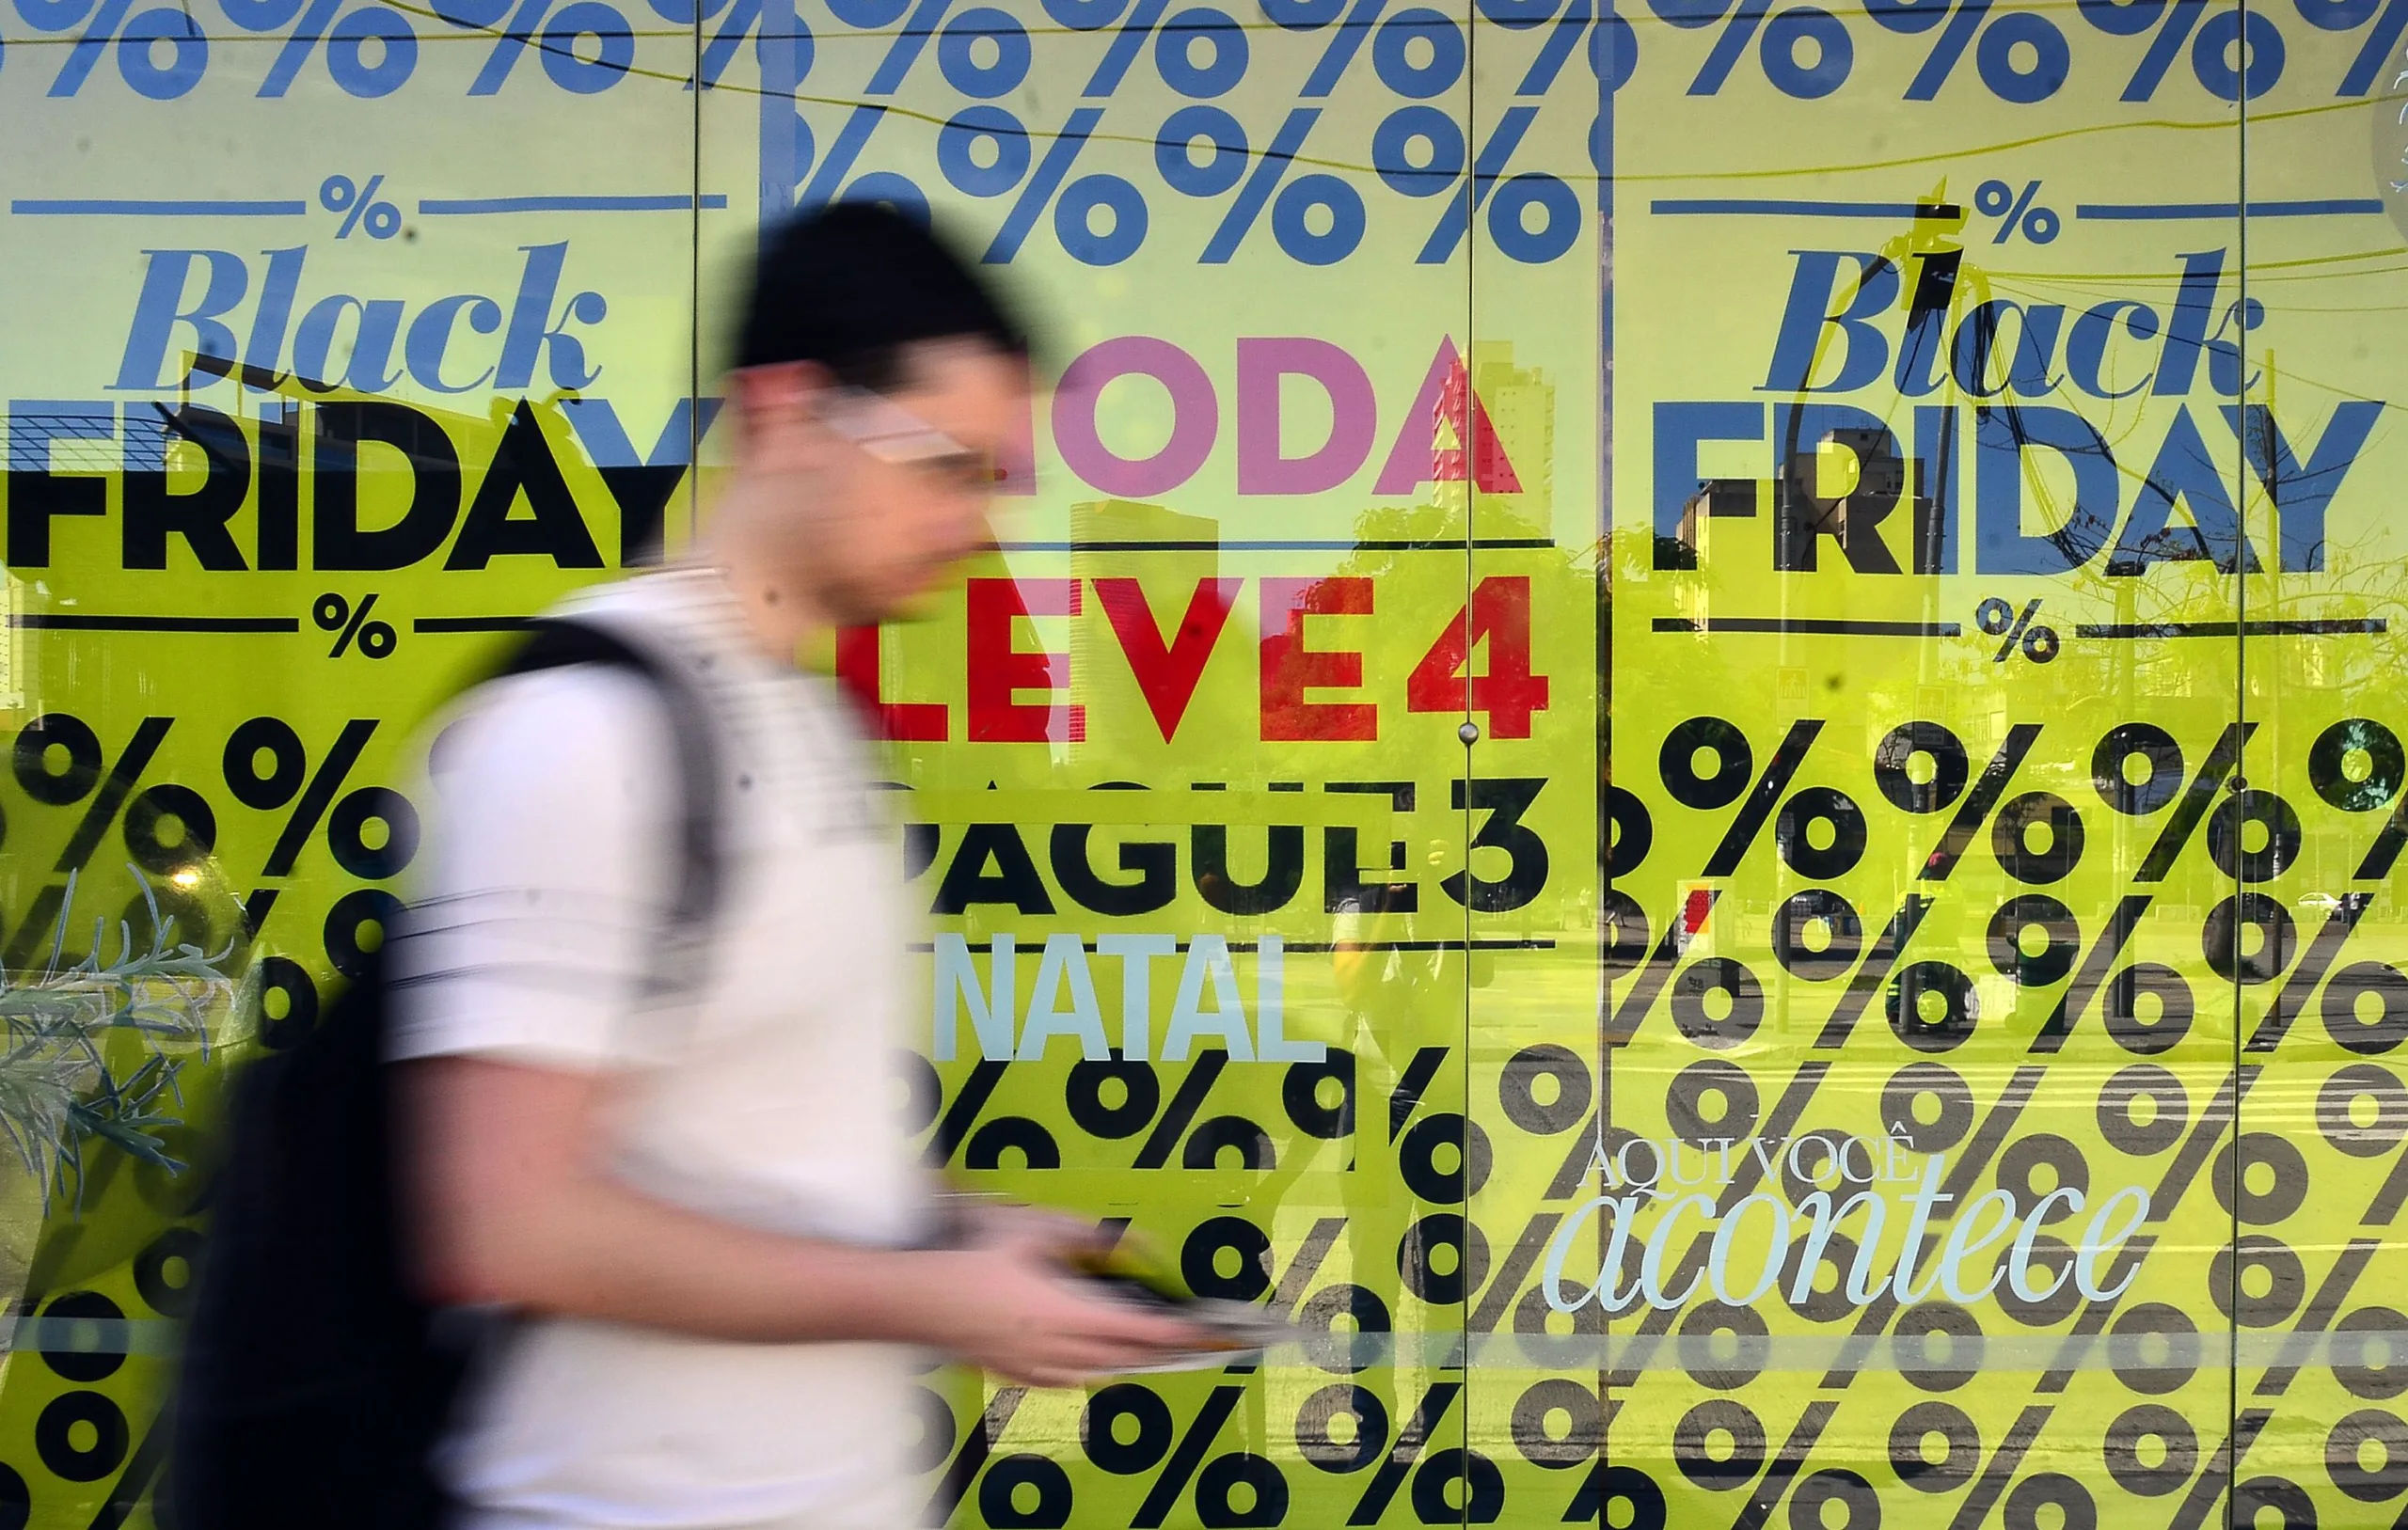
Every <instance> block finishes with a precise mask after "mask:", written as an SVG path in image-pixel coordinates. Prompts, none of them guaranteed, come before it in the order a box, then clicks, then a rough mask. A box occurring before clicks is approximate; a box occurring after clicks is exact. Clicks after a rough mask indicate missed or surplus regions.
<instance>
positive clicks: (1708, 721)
mask: <svg viewBox="0 0 2408 1530" xmlns="http://www.w3.org/2000/svg"><path fill="white" fill-rule="evenodd" d="M1822 731H1823V722H1822V719H1821V718H1799V719H1798V720H1797V721H1795V722H1793V723H1791V724H1790V725H1789V732H1788V733H1786V734H1785V735H1783V737H1782V741H1781V744H1780V746H1779V747H1778V748H1777V749H1774V750H1773V756H1772V758H1771V759H1770V760H1768V761H1766V764H1765V768H1764V773H1763V774H1762V775H1760V776H1759V775H1756V774H1755V754H1754V752H1753V750H1751V749H1750V748H1749V745H1748V735H1747V734H1746V733H1742V732H1740V731H1739V728H1738V725H1737V724H1735V723H1733V722H1731V721H1729V720H1728V719H1726V718H1711V717H1708V718H1689V719H1688V720H1687V722H1684V723H1681V724H1680V725H1679V726H1677V727H1675V728H1674V729H1673V730H1672V731H1671V733H1668V734H1666V735H1665V737H1664V747H1663V749H1662V750H1661V751H1660V752H1659V753H1658V754H1657V756H1656V772H1657V774H1658V775H1659V776H1660V777H1662V779H1663V781H1664V789H1665V790H1666V791H1667V792H1670V793H1671V795H1672V800H1674V801H1675V802H1678V803H1680V804H1681V805H1682V806H1683V807H1685V808H1696V809H1698V810H1700V811H1702V812H1713V811H1715V810H1718V809H1721V808H1727V807H1729V806H1730V805H1731V804H1732V803H1734V802H1738V803H1739V804H1740V807H1739V811H1738V812H1736V813H1735V814H1734V815H1733V817H1732V819H1731V823H1730V826H1729V827H1728V828H1726V829H1725V830H1724V831H1723V835H1722V840H1721V843H1720V844H1717V845H1716V846H1715V848H1714V853H1713V854H1712V855H1710V856H1708V857H1707V858H1706V861H1705V870H1704V875H1708V876H1728V875H1732V874H1733V873H1734V872H1735V871H1737V870H1738V869H1739V862H1740V861H1741V860H1743V859H1745V858H1746V856H1747V853H1748V850H1749V847H1750V846H1751V845H1752V844H1755V842H1756V839H1757V837H1758V836H1759V835H1761V834H1762V833H1763V832H1764V828H1765V825H1766V822H1768V821H1770V820H1771V819H1772V818H1773V815H1774V808H1775V806H1776V805H1778V806H1779V808H1780V822H1779V823H1778V824H1776V825H1775V827H1774V829H1773V839H1774V843H1775V844H1777V845H1778V847H1779V848H1780V851H1781V857H1782V860H1783V861H1784V862H1786V863H1787V864H1788V866H1789V868H1790V869H1791V870H1792V871H1794V872H1796V873H1798V875H1800V876H1806V877H1811V878H1813V879H1814V880H1817V881H1821V880H1826V879H1828V878H1830V877H1834V876H1844V875H1846V874H1847V873H1848V872H1850V871H1852V870H1854V869H1855V866H1856V863H1857V862H1858V861H1859V860H1862V859H1863V858H1864V844H1865V826H1864V811H1863V810H1862V809H1861V808H1860V807H1858V806H1857V805H1856V801H1855V799H1854V798H1852V797H1849V796H1848V795H1847V794H1846V793H1845V792H1842V791H1840V790H1838V789H1837V788H1835V787H1830V786H1809V787H1807V788H1805V789H1804V790H1802V791H1800V792H1798V793H1797V794H1796V795H1794V796H1791V797H1789V798H1788V799H1787V800H1786V801H1783V800H1782V794H1784V793H1786V792H1788V790H1789V785H1790V782H1791V781H1794V780H1796V779H1797V776H1798V767H1799V766H1800V765H1804V764H1805V761H1806V754H1807V751H1808V750H1809V749H1813V748H1814V739H1815V737H1816V736H1817V735H1818V734H1820V733H1822ZM1709 758H1710V759H1711V760H1712V762H1713V764H1712V766H1711V767H1710V768H1707V767H1706V766H1705V765H1704V762H1705V761H1706V760H1708V759H1709ZM1751 777H1752V778H1753V781H1752V783H1751ZM1742 798H1744V799H1745V800H1744V801H1743V800H1742ZM1818 841H1820V842H1823V843H1817V842H1818Z"/></svg>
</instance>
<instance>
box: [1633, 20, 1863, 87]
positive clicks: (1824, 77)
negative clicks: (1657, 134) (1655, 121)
mask: <svg viewBox="0 0 2408 1530" xmlns="http://www.w3.org/2000/svg"><path fill="white" fill-rule="evenodd" d="M1647 5H1648V8H1649V9H1651V10H1653V11H1655V13H1656V16H1657V17H1658V18H1659V19H1661V20H1663V21H1665V22H1667V23H1669V24H1671V25H1673V26H1678V27H1684V28H1687V29H1688V30H1691V31H1695V30H1698V29H1700V28H1703V27H1708V26H1712V25H1714V24H1716V23H1717V22H1720V23H1721V24H1722V30H1721V32H1720V33H1719V34H1717V36H1716V37H1715V39H1714V46H1713V47H1712V48H1711V49H1710V50H1708V51H1707V53H1706V55H1705V62H1704V63H1703V64H1701V65H1699V66H1698V71H1697V75H1696V77H1695V78H1694V79H1692V80H1690V81H1689V88H1688V93H1689V94H1690V95H1692V96H1711V95H1714V94H1716V93H1717V92H1719V91H1720V90H1721V88H1722V87H1723V84H1724V82H1725V81H1727V80H1729V79H1730V78H1731V71H1733V70H1734V69H1736V68H1737V67H1738V64H1739V60H1740V59H1741V58H1742V57H1744V56H1745V55H1746V54H1747V51H1748V45H1749V44H1750V43H1751V42H1753V43H1754V44H1755V45H1756V60H1757V63H1758V64H1759V65H1760V66H1761V67H1762V68H1763V70H1764V74H1765V78H1766V80H1767V81H1768V82H1770V83H1771V85H1772V87H1773V88H1774V89H1776V90H1778V91H1780V92H1781V93H1782V95H1784V96H1789V97H1792V98H1794V99H1796V100H1798V101H1819V100H1821V99H1822V98H1823V97H1825V96H1828V95H1830V93H1831V92H1832V91H1834V90H1837V89H1838V88H1839V87H1841V86H1843V85H1846V83H1847V77H1848V73H1849V71H1852V70H1853V69H1855V67H1856V42H1855V39H1852V38H1850V37H1849V36H1848V30H1847V26H1846V24H1845V23H1843V22H1842V21H1841V20H1840V19H1839V18H1838V17H1837V16H1834V15H1832V14H1831V13H1830V11H1828V10H1825V9H1823V8H1821V7H1819V6H1791V7H1789V8H1786V9H1784V10H1782V12H1781V13H1780V14H1778V15H1773V14H1772V0H1738V3H1737V4H1736V5H1733V4H1731V3H1730V0H1647ZM1760 33H1761V36H1760V35H1759V34H1760Z"/></svg>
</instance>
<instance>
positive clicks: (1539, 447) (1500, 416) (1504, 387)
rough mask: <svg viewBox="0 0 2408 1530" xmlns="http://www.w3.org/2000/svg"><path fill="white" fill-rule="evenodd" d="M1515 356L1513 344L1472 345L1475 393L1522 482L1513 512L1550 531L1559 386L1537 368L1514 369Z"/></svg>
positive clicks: (1485, 343)
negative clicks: (1556, 401) (1547, 527)
mask: <svg viewBox="0 0 2408 1530" xmlns="http://www.w3.org/2000/svg"><path fill="white" fill-rule="evenodd" d="M1471 378H1472V390H1473V391H1474V392H1475V393H1477V394H1478V395H1479V396H1480V402H1481V404H1482V406H1484V407H1485V408H1486V410H1487V412H1488V424H1489V428H1490V429H1491V430H1493V431H1495V432H1496V433H1497V440H1498V442H1499V443H1500V444H1502V445H1503V447H1504V449H1505V455H1506V456H1507V457H1508V458H1509V459H1510V460H1511V461H1512V462H1513V475H1514V477H1515V478H1516V479H1517V480H1519V481H1520V483H1521V492H1520V493H1519V494H1518V495H1517V496H1516V497H1515V498H1516V501H1517V502H1516V503H1515V505H1514V509H1515V510H1516V511H1517V512H1518V513H1520V514H1522V515H1523V516H1525V517H1526V518H1528V519H1529V521H1530V522H1532V523H1533V524H1534V525H1537V526H1540V527H1545V526H1550V525H1552V524H1553V513H1554V509H1555V386H1554V385H1553V384H1552V383H1549V382H1548V381H1547V380H1546V374H1545V372H1543V371H1539V370H1537V369H1536V368H1533V367H1516V366H1514V365H1513V343H1512V342H1511V341H1509V340H1475V341H1473V342H1472V347H1471Z"/></svg>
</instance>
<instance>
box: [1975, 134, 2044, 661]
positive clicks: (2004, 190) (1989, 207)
mask: <svg viewBox="0 0 2408 1530" xmlns="http://www.w3.org/2000/svg"><path fill="white" fill-rule="evenodd" d="M2039 195H2040V182H2038V181H2025V182H2024V183H2023V190H2022V191H2021V192H2020V193H2018V192H2017V191H2016V190H2015V188H2013V187H2012V186H2009V185H2008V184H2007V183H2006V182H2005V181H1983V182H1982V183H1981V184H1980V185H1979V186H1976V187H1974V188H1973V206H1974V207H1975V208H1976V209H1978V210H1979V211H1980V213H1981V214H1982V215H1983V216H1984V217H1988V218H1997V219H1998V220H1999V226H1998V232H1996V233H1994V234H1992V235H1990V243H1991V244H2005V243H2006V242H2007V241H2008V240H2010V239H2012V238H2014V237H2015V234H2016V231H2017V230H2018V229H2020V230H2022V233H2023V237H2024V238H2026V239H2028V240H2030V241H2031V242H2032V243H2034V244H2049V243H2052V241H2054V240H2055V238H2056V237H2057V229H2058V227H2059V225H2058V221H2057V213H2056V209H2054V208H2050V207H2034V206H2033V205H2032V199H2033V198H2034V197H2037V196H2039ZM1986 630H1987V629H1986Z"/></svg>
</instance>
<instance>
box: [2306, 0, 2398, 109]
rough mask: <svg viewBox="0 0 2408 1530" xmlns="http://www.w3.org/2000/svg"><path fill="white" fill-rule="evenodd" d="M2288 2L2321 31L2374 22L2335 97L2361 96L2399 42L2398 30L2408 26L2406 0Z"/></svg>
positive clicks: (2354, 26) (2335, 30) (2345, 28)
mask: <svg viewBox="0 0 2408 1530" xmlns="http://www.w3.org/2000/svg"><path fill="white" fill-rule="evenodd" d="M2291 4H2292V5H2293V6H2294V7H2296V8H2298V10H2299V13H2300V18H2301V19H2302V20H2303V21H2305V22H2306V23H2307V24H2308V25H2310V26H2313V27H2315V28H2316V29H2317V30H2319V31H2321V32H2354V31H2356V30H2357V29H2358V28H2359V27H2362V26H2365V25H2366V24H2368V22H2372V23H2373V24H2374V25H2373V27H2372V28H2371V29H2370V30H2369V31H2368V33H2367V38H2366V41H2364V42H2363V43H2361V44H2359V46H2358V55H2357V56H2356V57H2355V58H2353V59H2352V60H2350V68H2349V71H2348V72H2347V73H2345V74H2343V75H2342V76H2341V83H2340V85H2339V86H2338V87H2337V88H2336V89H2335V90H2334V92H2333V93H2334V94H2335V95H2337V96H2363V95H2365V94H2366V93H2367V92H2368V90H2370V89H2372V88H2374V83H2375V80H2376V78H2377V77H2378V75H2379V74H2380V73H2381V72H2382V70H2383V67H2384V64H2385V63H2386V62H2388V61H2389V60H2390V57H2391V50H2392V49H2393V48H2395V47H2397V46H2398V45H2399V43H2400V32H2401V30H2402V29H2408V0H2291ZM2378 8H2380V10H2381V14H2379V15H2378V14H2377V10H2378Z"/></svg>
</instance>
